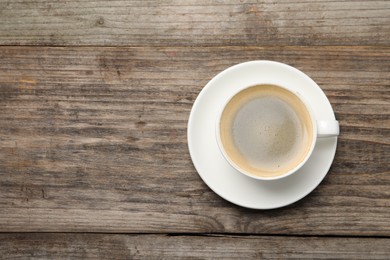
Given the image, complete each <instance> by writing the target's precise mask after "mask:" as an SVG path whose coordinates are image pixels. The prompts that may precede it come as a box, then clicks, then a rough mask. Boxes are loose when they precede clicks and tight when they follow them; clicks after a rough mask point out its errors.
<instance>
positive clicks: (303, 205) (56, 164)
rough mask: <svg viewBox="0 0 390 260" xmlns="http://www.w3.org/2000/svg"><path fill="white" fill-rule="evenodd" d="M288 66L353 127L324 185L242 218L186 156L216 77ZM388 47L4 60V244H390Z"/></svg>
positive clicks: (34, 55) (110, 52)
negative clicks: (264, 240) (350, 238)
mask: <svg viewBox="0 0 390 260" xmlns="http://www.w3.org/2000/svg"><path fill="white" fill-rule="evenodd" d="M253 59H272V60H278V61H282V62H285V63H288V64H291V65H294V66H296V67H297V68H299V69H301V70H303V71H305V72H306V73H307V74H309V75H310V76H311V77H312V78H313V79H314V80H315V81H317V82H318V83H319V84H320V86H321V87H322V88H323V90H324V91H325V92H326V94H327V95H328V96H329V99H330V101H331V103H332V104H333V106H334V109H335V112H336V116H337V118H338V119H339V121H340V123H341V136H340V139H339V145H338V151H337V154H336V159H335V162H334V164H333V166H332V168H331V170H330V172H329V174H328V176H327V177H326V179H325V180H324V181H323V183H322V184H321V185H320V186H319V187H318V188H317V189H316V190H315V191H314V192H313V193H311V194H310V195H309V196H308V197H306V198H305V199H303V200H301V201H300V202H298V203H295V204H294V205H291V206H289V207H286V208H283V209H279V210H272V211H256V210H248V209H244V208H240V207H238V206H235V205H232V204H230V203H228V202H226V201H224V200H223V199H221V198H220V197H218V196H217V195H216V194H214V193H213V192H212V191H211V190H209V189H208V187H207V186H206V185H205V184H204V183H203V182H202V181H201V179H200V178H199V177H198V175H197V173H196V171H195V169H194V167H193V165H192V162H191V159H190V156H189V154H188V149H187V143H186V130H187V120H188V116H189V113H190V110H191V107H192V104H193V101H194V99H195V98H196V96H197V94H198V93H199V91H200V90H201V89H202V87H203V86H204V85H205V84H206V83H207V81H208V80H210V79H211V78H212V77H213V76H214V75H215V74H216V73H217V72H219V71H221V70H223V69H225V68H226V67H228V66H230V65H233V64H236V63H239V62H242V61H246V60H253ZM389 70H390V48H387V47H381V48H379V47H377V48H374V47H261V48H260V47H218V48H215V47H210V48H203V47H199V48H196V47H192V48H176V47H169V48H153V47H150V48H107V47H105V48H99V47H66V48H65V47H58V48H51V47H0V147H1V152H0V187H1V188H0V231H3V232H19V231H20V232H35V231H50V232H141V233H143V232H151V233H160V232H167V233H174V232H202V233H204V232H218V233H220V232H226V233H237V232H242V233H249V234H250V233H254V234H265V233H269V234H312V235H318V234H321V235H360V236H369V235H378V236H389V235H390V174H389V173H390V171H389V161H390V138H389V136H390V109H389V107H390V103H389V100H390V99H389V97H390V88H389V86H390V73H389V72H390V71H389Z"/></svg>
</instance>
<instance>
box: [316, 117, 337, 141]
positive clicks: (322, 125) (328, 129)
mask: <svg viewBox="0 0 390 260" xmlns="http://www.w3.org/2000/svg"><path fill="white" fill-rule="evenodd" d="M339 133H340V127H339V121H337V120H317V137H319V138H323V137H331V136H338V135H339Z"/></svg>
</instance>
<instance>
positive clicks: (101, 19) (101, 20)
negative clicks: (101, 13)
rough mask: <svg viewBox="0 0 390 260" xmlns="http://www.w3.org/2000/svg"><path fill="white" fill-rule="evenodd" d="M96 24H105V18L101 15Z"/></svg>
mask: <svg viewBox="0 0 390 260" xmlns="http://www.w3.org/2000/svg"><path fill="white" fill-rule="evenodd" d="M96 24H97V25H103V24H104V18H103V17H100V18H99V19H97V21H96Z"/></svg>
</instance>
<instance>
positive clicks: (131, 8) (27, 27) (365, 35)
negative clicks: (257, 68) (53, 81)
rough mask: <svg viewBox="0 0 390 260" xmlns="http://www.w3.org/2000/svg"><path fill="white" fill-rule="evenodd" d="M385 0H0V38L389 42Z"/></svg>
mask: <svg viewBox="0 0 390 260" xmlns="http://www.w3.org/2000/svg"><path fill="white" fill-rule="evenodd" d="M389 31H390V1H387V0H377V1H356V0H345V1H315V0H292V1H290V0H282V1H273V0H272V1H271V0H260V1H256V0H240V1H234V0H227V1H213V0H200V1H199V0H189V1H187V0H186V1H184V0H164V1H152V0H146V1H138V0H137V1H124V0H118V1H101V0H100V1H81V0H71V1H50V0H38V1H29V0H17V1H13V0H0V44H3V45H4V44H5V45H105V46H118V45H122V46H220V45H223V46H225V45H229V46H232V45H235V46H243V45H244V46H251V45H382V46H383V45H389V43H390V41H389Z"/></svg>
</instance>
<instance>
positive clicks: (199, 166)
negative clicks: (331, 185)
mask: <svg viewBox="0 0 390 260" xmlns="http://www.w3.org/2000/svg"><path fill="white" fill-rule="evenodd" d="M264 81H267V82H268V81H269V82H272V83H274V84H280V85H285V83H286V82H289V84H290V85H291V86H292V87H289V88H290V90H293V91H296V92H298V94H300V95H303V96H305V97H306V101H307V103H308V104H309V106H310V107H311V108H312V110H313V113H314V116H315V117H316V119H317V120H333V119H335V116H334V112H333V109H332V106H331V104H330V103H329V100H328V99H327V97H326V96H325V94H324V92H323V91H322V90H321V88H320V87H319V86H318V85H317V84H316V83H315V82H314V81H313V80H312V79H310V78H309V77H308V76H307V75H306V74H304V73H303V72H301V71H299V70H297V69H295V68H293V67H290V66H288V65H285V64H282V63H278V62H273V61H250V62H246V63H242V64H238V65H236V66H233V67H230V68H228V69H226V70H224V71H222V72H221V73H219V74H218V75H217V76H215V77H214V78H213V79H212V80H211V81H210V82H209V83H208V84H207V85H206V86H205V87H204V88H203V90H202V91H201V92H200V93H199V95H198V97H197V99H196V100H195V102H194V105H193V107H192V110H191V114H190V117H189V121H188V132H187V138H188V147H189V151H190V155H191V158H192V161H193V163H194V166H195V168H196V170H197V171H198V173H199V175H200V177H201V178H202V179H203V181H204V182H205V183H206V184H207V185H208V186H209V187H210V189H212V190H213V191H214V192H215V193H217V194H218V195H219V196H221V197H222V198H224V199H226V200H227V201H230V202H232V203H234V204H237V205H239V206H243V207H247V208H253V209H273V208H279V207H283V206H287V205H289V204H291V203H294V202H296V201H298V200H300V199H302V198H303V197H305V196H306V195H308V194H309V193H310V192H311V191H313V190H314V189H315V188H316V187H317V186H318V185H319V184H320V182H321V181H322V180H323V179H324V177H325V176H326V174H327V172H328V171H329V168H330V166H331V164H332V162H333V159H334V156H335V153H336V146H337V137H330V138H322V139H319V140H318V141H317V143H316V146H315V148H314V151H313V153H312V155H311V157H310V158H309V160H308V161H307V163H306V164H305V165H304V166H303V167H302V168H301V169H300V170H299V171H298V172H296V173H294V174H293V175H291V176H288V177H286V178H283V179H280V180H272V181H260V180H255V179H252V178H250V177H247V176H245V175H243V174H241V173H239V172H237V171H236V170H235V169H234V168H232V167H231V166H230V164H229V163H228V162H227V161H226V160H225V158H224V157H223V155H222V154H221V153H220V150H219V148H218V145H217V141H216V137H215V120H216V117H217V114H218V112H219V111H220V109H221V106H222V105H223V104H224V102H225V101H226V99H227V98H228V97H229V96H230V95H232V94H233V93H234V92H235V91H236V90H237V87H239V86H242V85H243V84H244V85H248V86H249V85H254V84H258V83H259V82H264Z"/></svg>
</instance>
